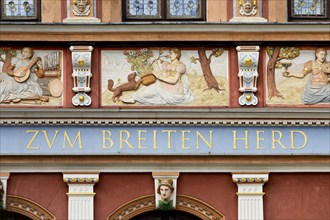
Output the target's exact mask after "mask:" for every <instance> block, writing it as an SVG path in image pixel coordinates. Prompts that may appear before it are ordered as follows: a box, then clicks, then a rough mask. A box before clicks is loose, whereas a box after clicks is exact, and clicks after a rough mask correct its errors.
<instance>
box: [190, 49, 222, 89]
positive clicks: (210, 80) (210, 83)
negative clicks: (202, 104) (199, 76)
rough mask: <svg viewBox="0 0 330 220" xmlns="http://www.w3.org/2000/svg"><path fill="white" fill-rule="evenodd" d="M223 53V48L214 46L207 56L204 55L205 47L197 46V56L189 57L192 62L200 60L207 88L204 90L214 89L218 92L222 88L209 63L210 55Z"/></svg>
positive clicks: (217, 55)
mask: <svg viewBox="0 0 330 220" xmlns="http://www.w3.org/2000/svg"><path fill="white" fill-rule="evenodd" d="M222 54H223V49H222V48H214V49H213V50H212V52H211V54H210V55H209V57H207V56H206V50H205V47H199V48H198V58H195V57H191V58H190V59H191V62H192V63H195V64H196V63H197V60H198V61H199V62H200V64H201V67H202V71H203V76H204V79H205V81H206V83H207V88H205V89H204V91H205V90H210V89H214V90H215V91H217V92H219V91H221V90H224V89H220V88H219V83H218V82H217V80H216V79H215V77H214V76H213V73H212V70H211V67H210V64H211V59H212V57H220V56H221V55H222Z"/></svg>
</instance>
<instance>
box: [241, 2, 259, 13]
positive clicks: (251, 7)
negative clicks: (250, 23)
mask: <svg viewBox="0 0 330 220" xmlns="http://www.w3.org/2000/svg"><path fill="white" fill-rule="evenodd" d="M239 6H240V11H239V12H240V14H241V15H248V16H250V15H255V14H257V9H256V8H257V0H240V1H239Z"/></svg>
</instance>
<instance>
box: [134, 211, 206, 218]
mask: <svg viewBox="0 0 330 220" xmlns="http://www.w3.org/2000/svg"><path fill="white" fill-rule="evenodd" d="M131 220H202V219H201V218H199V217H197V216H194V215H192V214H190V213H186V212H182V211H177V210H173V211H159V210H154V211H150V212H145V213H143V214H140V215H138V216H135V217H134V218H132V219H131Z"/></svg>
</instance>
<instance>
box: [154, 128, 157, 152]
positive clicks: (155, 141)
mask: <svg viewBox="0 0 330 220" xmlns="http://www.w3.org/2000/svg"><path fill="white" fill-rule="evenodd" d="M153 134H154V149H157V130H153Z"/></svg>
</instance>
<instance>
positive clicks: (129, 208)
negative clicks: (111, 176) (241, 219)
mask: <svg viewBox="0 0 330 220" xmlns="http://www.w3.org/2000/svg"><path fill="white" fill-rule="evenodd" d="M155 209H156V204H155V196H154V195H147V196H142V197H140V198H137V199H134V200H132V201H130V202H128V203H126V204H124V205H122V206H121V207H119V208H118V209H116V210H115V211H114V212H112V213H111V214H109V215H108V217H107V220H129V219H131V218H133V217H134V216H137V215H139V214H141V213H144V212H148V211H152V210H155ZM176 210H179V211H183V212H187V213H191V214H193V215H195V216H198V217H200V218H201V219H209V220H223V219H225V216H224V215H223V214H222V213H220V212H219V211H218V210H216V209H215V208H214V207H212V206H210V205H208V204H207V203H205V202H203V201H201V200H199V199H196V198H193V197H190V196H186V195H177V202H176Z"/></svg>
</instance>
